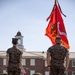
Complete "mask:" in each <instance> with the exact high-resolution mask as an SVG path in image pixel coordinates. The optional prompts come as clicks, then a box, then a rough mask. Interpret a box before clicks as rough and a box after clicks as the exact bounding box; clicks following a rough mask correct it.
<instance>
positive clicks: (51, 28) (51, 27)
mask: <svg viewBox="0 0 75 75" xmlns="http://www.w3.org/2000/svg"><path fill="white" fill-rule="evenodd" d="M49 19H50V21H49V23H48V26H47V28H46V34H45V35H46V36H48V37H49V38H50V40H51V41H52V43H53V44H55V37H56V36H60V37H61V38H62V44H63V45H64V46H65V47H66V48H67V49H69V43H68V39H67V33H66V30H65V26H64V22H63V19H62V15H61V10H60V7H59V5H57V4H56V3H55V5H54V7H53V10H52V13H51V15H50V16H49V17H48V18H47V21H48V20H49Z"/></svg>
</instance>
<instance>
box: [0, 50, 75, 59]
mask: <svg viewBox="0 0 75 75" xmlns="http://www.w3.org/2000/svg"><path fill="white" fill-rule="evenodd" d="M69 55H70V59H75V52H70V53H69ZM3 57H4V58H5V57H6V51H0V58H3ZM22 57H23V58H43V59H46V52H27V51H24V52H23V56H22Z"/></svg>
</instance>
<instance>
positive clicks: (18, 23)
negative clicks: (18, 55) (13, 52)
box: [0, 0, 75, 52]
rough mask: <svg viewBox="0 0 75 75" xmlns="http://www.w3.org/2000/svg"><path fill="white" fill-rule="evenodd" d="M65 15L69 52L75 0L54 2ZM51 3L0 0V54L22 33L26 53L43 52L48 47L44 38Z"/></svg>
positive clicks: (74, 41)
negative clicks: (58, 4)
mask: <svg viewBox="0 0 75 75" xmlns="http://www.w3.org/2000/svg"><path fill="white" fill-rule="evenodd" d="M58 1H59V3H60V6H61V9H62V11H63V13H64V14H65V15H66V16H67V17H66V18H65V17H64V16H62V18H63V19H64V24H65V27H66V31H67V37H68V40H69V44H70V52H75V10H74V9H75V0H58ZM53 5H54V0H0V51H2V50H4V51H6V50H7V49H8V48H9V47H11V46H12V44H11V39H12V38H13V37H14V36H15V35H16V34H17V32H18V31H20V32H21V33H22V35H23V36H24V38H23V45H24V48H26V51H39V52H42V51H45V52H46V51H47V49H48V48H49V47H50V46H52V43H51V41H50V39H49V38H48V37H47V36H45V29H46V27H47V25H48V22H47V21H46V18H47V17H48V16H49V15H50V13H51V11H52V8H53Z"/></svg>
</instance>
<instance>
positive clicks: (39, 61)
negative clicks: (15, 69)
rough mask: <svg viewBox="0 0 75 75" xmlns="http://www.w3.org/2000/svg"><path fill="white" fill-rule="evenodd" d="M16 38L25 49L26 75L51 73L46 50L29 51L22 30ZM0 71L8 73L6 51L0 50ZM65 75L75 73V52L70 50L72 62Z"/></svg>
mask: <svg viewBox="0 0 75 75" xmlns="http://www.w3.org/2000/svg"><path fill="white" fill-rule="evenodd" d="M15 38H18V39H19V41H18V42H19V44H18V47H19V48H20V49H21V50H22V51H23V56H22V65H23V67H24V69H25V70H26V72H27V74H26V75H33V74H34V73H38V72H39V73H42V75H49V71H48V69H47V67H46V66H47V62H46V52H27V51H25V48H24V46H23V36H22V35H21V33H20V32H18V33H17V35H16V36H15ZM0 73H6V51H0ZM65 75H75V52H70V64H69V68H68V71H67V72H65Z"/></svg>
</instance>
